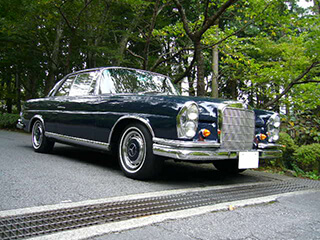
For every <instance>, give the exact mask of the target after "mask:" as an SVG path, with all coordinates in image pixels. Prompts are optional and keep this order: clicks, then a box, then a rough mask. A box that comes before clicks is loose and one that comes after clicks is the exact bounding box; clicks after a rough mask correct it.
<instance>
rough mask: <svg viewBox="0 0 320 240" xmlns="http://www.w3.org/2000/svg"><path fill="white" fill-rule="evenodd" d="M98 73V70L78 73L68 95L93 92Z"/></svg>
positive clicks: (90, 93)
mask: <svg viewBox="0 0 320 240" xmlns="http://www.w3.org/2000/svg"><path fill="white" fill-rule="evenodd" d="M98 73H99V72H98V71H96V72H86V73H80V74H79V75H78V76H77V78H76V80H75V81H74V83H73V84H72V86H71V89H70V92H69V96H81V95H92V94H94V89H95V86H96V82H97V77H98Z"/></svg>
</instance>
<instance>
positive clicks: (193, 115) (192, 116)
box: [187, 105, 199, 121]
mask: <svg viewBox="0 0 320 240" xmlns="http://www.w3.org/2000/svg"><path fill="white" fill-rule="evenodd" d="M198 117H199V109H198V107H197V106H196V105H191V106H190V107H189V108H188V110H187V118H188V120H191V121H196V120H197V119H198Z"/></svg>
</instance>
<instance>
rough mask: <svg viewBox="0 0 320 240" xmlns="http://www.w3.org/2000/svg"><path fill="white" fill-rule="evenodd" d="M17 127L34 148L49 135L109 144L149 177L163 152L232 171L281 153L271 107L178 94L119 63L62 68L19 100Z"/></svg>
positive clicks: (136, 173)
mask: <svg viewBox="0 0 320 240" xmlns="http://www.w3.org/2000/svg"><path fill="white" fill-rule="evenodd" d="M18 127H20V128H24V129H25V130H27V131H30V132H32V145H33V148H34V150H35V151H36V152H42V153H46V152H50V151H51V150H52V148H53V146H54V143H55V142H61V143H67V144H76V145H82V146H86V147H90V148H94V149H98V150H103V151H110V152H112V153H114V154H115V155H117V156H118V159H119V163H120V166H121V169H122V171H123V172H124V174H125V175H126V176H128V177H131V178H135V179H148V178H152V177H154V176H156V175H157V174H159V172H160V171H161V168H162V165H163V160H165V159H176V160H180V161H192V162H197V163H204V162H212V163H213V164H214V165H215V167H216V168H217V169H218V170H221V171H227V172H233V173H237V172H241V171H243V170H245V169H247V168H257V167H258V165H259V159H262V158H277V157H279V156H281V151H280V150H278V149H277V146H278V145H277V144H276V143H275V142H276V141H277V140H278V138H279V128H280V118H279V115H278V114H277V113H274V112H270V111H264V110H253V109H250V108H248V107H247V106H246V105H244V104H243V103H241V102H237V101H230V100H221V99H211V98H197V97H186V96H181V95H180V94H179V92H178V91H177V89H176V88H175V87H174V86H173V85H172V83H171V80H170V79H169V77H167V76H164V75H161V74H157V73H152V72H147V71H142V70H137V69H129V68H120V67H106V68H97V69H89V70H84V71H79V72H75V73H71V74H69V75H67V76H66V77H65V78H63V79H62V80H61V81H60V82H58V83H57V84H56V85H55V87H54V88H53V89H52V90H51V92H50V93H49V95H48V96H47V97H46V98H40V99H32V100H29V101H27V102H26V103H25V104H24V108H23V111H22V113H21V119H20V120H19V122H18Z"/></svg>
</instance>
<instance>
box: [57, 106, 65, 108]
mask: <svg viewBox="0 0 320 240" xmlns="http://www.w3.org/2000/svg"><path fill="white" fill-rule="evenodd" d="M57 108H58V109H66V107H65V106H58V107H57Z"/></svg>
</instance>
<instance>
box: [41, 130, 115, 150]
mask: <svg viewBox="0 0 320 240" xmlns="http://www.w3.org/2000/svg"><path fill="white" fill-rule="evenodd" d="M45 135H46V136H47V137H49V138H54V139H56V140H58V141H62V142H66V143H70V144H77V145H82V146H85V147H90V148H95V149H99V150H103V151H109V150H110V144H109V143H104V142H98V141H93V140H89V139H84V138H77V137H71V136H66V135H63V134H58V133H53V132H45Z"/></svg>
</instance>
